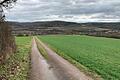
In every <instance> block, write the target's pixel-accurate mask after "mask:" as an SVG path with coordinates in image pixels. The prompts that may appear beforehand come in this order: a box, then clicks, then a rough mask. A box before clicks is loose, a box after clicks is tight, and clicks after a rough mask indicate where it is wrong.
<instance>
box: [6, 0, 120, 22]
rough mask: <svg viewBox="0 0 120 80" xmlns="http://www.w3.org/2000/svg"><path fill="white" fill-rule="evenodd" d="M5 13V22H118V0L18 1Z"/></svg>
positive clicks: (119, 1) (119, 4)
mask: <svg viewBox="0 0 120 80" xmlns="http://www.w3.org/2000/svg"><path fill="white" fill-rule="evenodd" d="M5 13H6V20H9V21H20V22H26V21H27V22H28V21H30V22H32V21H51V20H64V21H72V22H98V21H99V22H118V21H120V0H18V2H17V3H16V5H15V6H14V8H12V9H11V10H7V11H5Z"/></svg>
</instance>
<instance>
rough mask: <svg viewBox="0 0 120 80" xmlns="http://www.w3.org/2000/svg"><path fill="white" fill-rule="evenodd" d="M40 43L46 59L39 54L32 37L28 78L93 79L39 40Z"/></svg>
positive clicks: (41, 79)
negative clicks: (45, 53)
mask: <svg viewBox="0 0 120 80" xmlns="http://www.w3.org/2000/svg"><path fill="white" fill-rule="evenodd" d="M40 44H41V46H42V47H43V48H44V49H45V50H46V52H47V57H48V59H45V58H44V57H43V56H42V55H41V53H40V52H39V50H38V48H37V44H36V41H35V38H33V40H32V52H31V74H30V80H93V79H92V78H91V77H89V76H87V75H85V74H84V73H83V72H81V71H80V70H79V69H77V68H76V67H75V66H73V65H72V64H71V63H69V62H68V61H67V60H65V59H63V58H62V57H61V56H59V55H57V54H56V53H55V52H54V51H53V50H51V49H50V48H49V47H48V46H47V45H45V44H44V43H42V42H41V41H40Z"/></svg>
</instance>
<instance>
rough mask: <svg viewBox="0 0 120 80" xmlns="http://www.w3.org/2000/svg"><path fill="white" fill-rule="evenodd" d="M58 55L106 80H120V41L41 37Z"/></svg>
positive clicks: (83, 37)
mask: <svg viewBox="0 0 120 80" xmlns="http://www.w3.org/2000/svg"><path fill="white" fill-rule="evenodd" d="M39 39H40V40H42V41H43V42H45V43H47V44H49V46H50V47H52V48H54V50H56V51H57V52H58V54H60V55H62V56H64V58H66V59H67V57H65V56H69V57H70V58H71V59H73V60H75V61H77V62H78V63H80V64H82V65H83V66H85V67H87V68H88V69H90V70H92V71H95V72H96V73H97V74H99V75H101V77H102V78H103V79H104V80H120V40H119V39H112V38H103V37H90V36H78V35H76V36H72V35H71V36H62V35H59V36H55V35H53V36H40V37H39Z"/></svg>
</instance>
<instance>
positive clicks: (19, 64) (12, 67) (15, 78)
mask: <svg viewBox="0 0 120 80" xmlns="http://www.w3.org/2000/svg"><path fill="white" fill-rule="evenodd" d="M30 41H31V38H30V37H16V44H17V52H16V53H15V54H12V55H11V56H10V58H9V59H8V60H6V62H5V64H3V65H0V80H26V79H27V77H28V69H29V54H28V53H29V51H30Z"/></svg>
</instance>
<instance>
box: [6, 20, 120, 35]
mask: <svg viewBox="0 0 120 80" xmlns="http://www.w3.org/2000/svg"><path fill="white" fill-rule="evenodd" d="M8 23H9V24H10V25H11V27H12V28H13V34H14V35H23V34H26V35H28V34H29V35H41V34H87V35H95V36H108V35H109V36H110V37H111V36H112V37H113V36H115V37H116V36H117V37H118V36H119V34H120V23H75V22H65V21H44V22H8Z"/></svg>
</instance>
